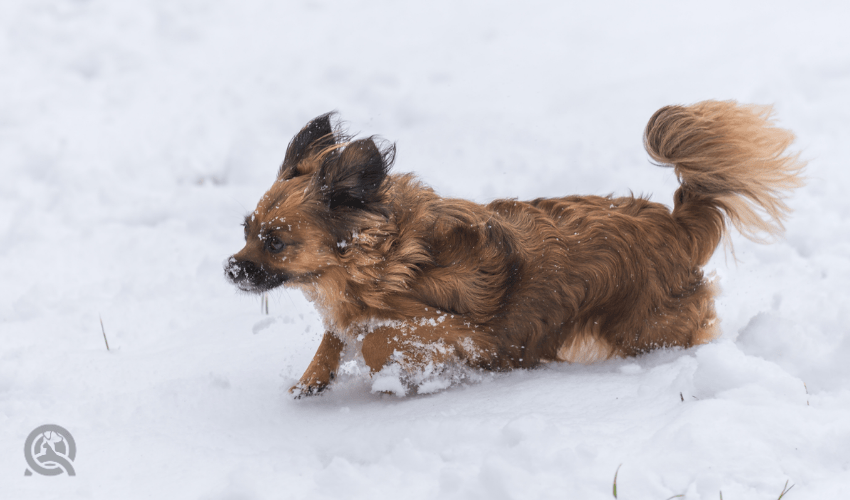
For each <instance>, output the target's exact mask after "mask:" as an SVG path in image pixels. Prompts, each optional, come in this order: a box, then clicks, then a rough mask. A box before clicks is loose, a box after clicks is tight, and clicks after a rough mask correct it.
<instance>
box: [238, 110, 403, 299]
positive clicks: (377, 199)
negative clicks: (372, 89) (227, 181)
mask: <svg viewBox="0 0 850 500" xmlns="http://www.w3.org/2000/svg"><path fill="white" fill-rule="evenodd" d="M331 118H332V114H331V113H328V114H325V115H322V116H319V117H318V118H315V119H314V120H312V121H311V122H310V123H308V124H307V125H306V126H305V127H304V128H303V129H301V131H300V132H298V134H296V135H295V137H293V138H292V141H291V142H290V143H289V146H288V147H287V150H286V155H285V157H284V160H283V164H282V165H281V167H280V170H279V171H278V178H277V180H276V181H275V183H274V184H273V185H272V187H271V189H269V190H268V192H266V194H265V195H263V197H262V198H261V199H260V202H259V203H258V204H257V208H256V209H255V210H254V211H253V212H252V213H251V214H249V215H248V216H247V217H245V222H244V224H243V225H244V228H245V247H244V248H243V249H242V250H240V251H239V252H237V253H236V254H234V255H233V256H231V257H230V258H229V259H228V260H227V263H226V264H225V268H224V273H225V276H227V278H228V279H229V280H230V281H232V282H233V283H234V284H235V285H236V286H237V287H239V289H241V290H243V291H246V292H254V293H260V292H264V291H266V290H270V289H272V288H275V287H278V286H280V285H285V284H306V283H310V282H313V281H314V280H315V279H317V278H318V277H319V276H321V274H322V272H323V270H324V269H326V268H328V267H329V266H333V265H337V264H338V262H339V260H338V256H339V252H340V251H341V249H342V247H343V246H344V244H343V243H342V242H344V241H346V240H348V239H349V238H350V237H351V234H352V232H354V231H356V230H357V225H358V220H360V219H362V218H363V216H364V215H366V214H372V215H374V214H381V213H383V212H384V211H385V210H386V207H385V203H384V201H383V195H384V190H383V189H382V186H383V184H384V180H385V179H386V177H387V172H388V171H389V168H390V166H391V164H392V161H393V156H394V152H395V148H394V147H393V146H387V147H383V148H381V147H379V146H378V145H377V144H376V143H375V140H374V139H373V138H372V137H369V138H366V139H359V140H356V141H349V140H348V138H347V137H345V136H344V135H343V134H342V133H340V132H339V131H336V132H335V131H334V129H333V127H332V126H331Z"/></svg>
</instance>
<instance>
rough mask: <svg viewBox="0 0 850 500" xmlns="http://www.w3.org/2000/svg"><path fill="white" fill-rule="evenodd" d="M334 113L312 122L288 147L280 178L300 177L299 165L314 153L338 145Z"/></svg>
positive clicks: (314, 119)
mask: <svg viewBox="0 0 850 500" xmlns="http://www.w3.org/2000/svg"><path fill="white" fill-rule="evenodd" d="M333 116H334V112H333V111H332V112H330V113H325V114H323V115H321V116H317V117H316V118H313V119H312V120H310V122H309V123H308V124H307V125H304V128H302V129H301V131H300V132H298V133H297V134H295V137H293V138H292V140H291V141H289V146H287V147H286V156H284V159H283V164H282V165H281V166H280V170H279V171H278V178H280V179H291V178H293V177H295V176H296V175H298V170H297V169H296V167H297V166H298V163H300V162H301V160H303V159H304V158H306V157H307V156H309V155H310V154H312V153H317V152H319V151H322V150H324V149H326V148H329V147H331V146H333V145H335V144H336V138H335V137H334V131H333V127H332V126H331V118H333Z"/></svg>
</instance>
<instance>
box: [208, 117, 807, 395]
mask: <svg viewBox="0 0 850 500" xmlns="http://www.w3.org/2000/svg"><path fill="white" fill-rule="evenodd" d="M331 118H332V116H331V115H330V114H326V115H322V116H320V117H318V118H316V119H314V120H313V121H311V122H310V123H308V124H307V125H306V126H305V127H304V128H303V129H302V130H301V131H300V132H299V133H298V134H297V135H296V136H295V137H294V138H293V139H292V141H291V142H290V144H289V147H288V149H287V151H286V155H285V159H284V161H283V165H282V166H281V167H280V170H279V173H278V179H277V181H276V182H275V183H274V184H273V185H272V187H271V189H269V191H268V192H267V193H266V194H265V195H264V196H263V197H262V199H261V200H260V202H259V204H258V205H257V208H256V210H255V211H254V212H253V213H251V214H250V215H249V216H248V217H247V218H246V219H245V238H246V244H245V247H244V248H243V249H242V250H240V251H239V252H238V253H237V254H235V255H233V256H232V257H231V258H230V259H229V261H228V264H227V266H226V269H225V273H226V275H227V276H228V277H229V278H230V279H231V280H232V281H233V282H234V283H235V284H236V285H237V286H238V287H239V288H240V289H242V290H245V291H249V292H257V293H259V292H263V291H266V290H269V289H271V288H275V287H277V286H281V285H284V286H293V287H299V288H301V289H302V290H304V291H305V293H306V294H307V296H308V297H309V298H311V299H312V300H313V301H314V303H315V304H316V305H317V307H318V308H319V309H320V311H321V312H322V315H323V318H324V321H325V324H326V327H327V332H326V333H325V335H324V337H323V339H322V342H321V344H320V346H319V350H318V352H317V353H316V356H315V358H314V359H313V362H312V363H311V364H310V366H309V367H308V369H307V371H306V373H305V374H304V376H303V377H302V379H301V381H300V382H299V384H297V385H296V386H295V387H293V388H292V390H293V392H296V393H298V394H313V393H317V392H319V391H321V390H322V389H324V388H325V387H327V385H328V384H329V383H330V382H331V380H332V379H333V377H334V373H335V372H336V371H337V369H338V366H339V361H340V353H341V352H342V350H343V347H344V345H345V344H346V343H351V342H354V341H357V342H362V355H363V359H364V361H365V362H366V364H367V365H368V366H369V368H370V370H371V371H372V373H378V372H380V371H381V370H382V369H384V368H385V367H387V366H397V367H398V368H397V369H399V370H402V371H406V372H409V373H414V372H418V373H422V372H428V371H429V370H432V369H433V367H435V366H437V367H439V366H443V365H451V364H466V365H469V366H471V367H475V368H484V369H490V370H506V369H511V368H519V367H523V368H530V367H533V366H536V365H538V364H539V363H541V362H546V361H556V360H557V361H583V362H586V361H594V360H599V359H605V358H609V357H612V356H632V355H636V354H639V353H642V352H646V351H648V350H650V349H654V348H658V347H665V346H682V347H689V346H692V345H695V344H700V343H704V342H707V341H709V340H711V339H712V338H713V337H714V336H715V335H716V334H717V329H716V323H717V320H716V317H715V312H714V304H713V303H714V293H715V286H714V285H713V283H712V282H711V281H710V280H708V279H706V277H705V276H704V275H703V272H702V270H701V267H702V266H704V265H705V264H706V262H707V261H708V260H709V258H710V257H711V255H712V254H713V253H714V251H715V249H716V248H717V246H718V244H719V242H720V241H721V239H723V238H724V237H725V236H726V229H727V224H728V223H731V224H732V225H733V226H735V227H736V228H737V229H738V230H739V231H740V232H741V233H742V234H744V235H745V236H747V237H750V238H752V239H754V240H757V241H760V240H762V238H763V237H764V236H770V235H777V234H779V233H781V232H782V229H783V227H782V220H783V219H784V217H785V216H786V215H787V213H788V211H789V210H788V207H787V205H786V204H785V203H784V202H783V197H784V195H785V193H786V192H787V191H789V190H791V189H792V188H795V187H798V186H800V185H801V180H800V177H799V174H800V172H801V170H802V168H803V166H804V164H803V163H802V162H801V161H799V159H798V156H797V155H793V154H788V153H787V152H786V149H787V148H788V146H789V145H790V144H791V142H792V141H793V139H794V136H793V134H792V133H791V132H789V131H786V130H783V129H780V128H777V127H775V126H774V123H773V121H772V119H771V108H770V107H767V106H753V105H739V104H737V103H735V102H731V101H727V102H717V101H705V102H701V103H698V104H695V105H692V106H668V107H665V108H662V109H660V110H659V111H657V112H656V113H655V114H654V115H653V117H652V118H651V119H650V121H649V124H648V125H647V127H646V131H645V137H644V139H645V146H646V149H647V151H648V152H649V155H650V156H651V157H652V158H653V159H654V160H656V161H657V162H659V163H660V164H665V165H671V166H673V168H674V170H675V172H676V175H677V176H678V178H679V180H680V183H681V186H680V187H679V189H678V190H677V191H676V193H675V195H674V207H673V210H672V211H670V210H669V209H668V208H667V207H665V206H664V205H661V204H658V203H653V202H650V201H648V200H646V199H644V198H640V197H621V198H614V197H610V196H608V197H602V196H568V197H565V198H549V199H542V198H540V199H536V200H532V201H517V200H496V201H493V202H492V203H489V204H487V205H479V204H477V203H473V202H470V201H466V200H460V199H448V198H442V197H440V196H439V195H437V194H436V193H435V192H434V191H433V190H432V189H430V188H428V187H427V186H425V185H423V184H422V183H421V182H419V181H418V180H417V179H416V178H415V177H413V176H412V175H407V174H405V175H395V174H390V173H389V170H390V167H391V165H392V162H393V158H394V151H395V150H394V147H392V146H382V145H381V143H380V141H378V140H376V139H375V138H372V137H370V138H365V139H359V140H352V139H351V138H350V137H347V136H345V135H344V134H343V133H342V132H340V130H339V129H338V128H337V130H334V129H333V127H332V125H331ZM543 181H545V179H544V180H541V182H543ZM393 369H395V368H393Z"/></svg>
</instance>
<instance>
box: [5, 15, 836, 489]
mask: <svg viewBox="0 0 850 500" xmlns="http://www.w3.org/2000/svg"><path fill="white" fill-rule="evenodd" d="M848 21H850V6H848V4H847V3H846V2H837V1H836V2H817V1H810V2H790V1H781V2H777V1H765V2H754V3H751V2H743V3H742V2H739V1H716V2H683V1H671V2H660V1H643V2H629V1H619V2H580V3H578V2H575V3H569V2H557V1H550V2H537V1H524V2H502V1H489V2H485V1H481V0H455V1H431V2H399V1H361V0H354V1H347V2H331V1H327V0H309V1H292V2H281V1H261V0H257V1H244V0H223V1H215V2H212V1H202V0H150V1H137V2H120V1H111V0H87V1H83V0H78V1H70V0H69V1H45V0H4V1H2V2H0V498H3V499H26V498H33V499H52V498H63V499H66V498H96V499H100V498H102V499H119V498H120V499H135V498H162V499H171V498H174V499H205V500H237V499H241V500H248V499H289V498H292V499H325V498H346V499H349V498H351V499H355V498H356V499H361V498H362V499H370V500H371V499H383V498H391V499H424V498H446V499H459V498H464V499H465V498H471V499H534V498H543V499H582V500H585V499H605V498H612V482H613V477H614V472H615V470H616V469H617V467H618V466H620V469H619V477H618V481H617V486H618V494H619V498H621V499H658V500H664V499H667V498H669V497H671V496H673V495H684V498H686V499H688V500H693V499H698V498H699V499H717V498H719V495H720V493H721V492H722V495H723V498H724V499H726V500H740V499H776V498H777V497H778V496H779V493H780V492H781V491H782V488H783V485H784V484H785V482H786V481H789V486H790V484H794V485H795V486H794V488H793V489H792V490H791V491H790V492H789V493H788V494H787V495H786V497H785V498H786V499H788V500H792V499H838V498H847V496H848V495H850V390H848V385H850V361H848V360H850V335H848V323H850V293H848V284H850V219H848V214H850V182H848V181H850V30H848V28H847V26H848ZM709 98H720V99H737V100H739V101H743V102H755V103H775V104H776V111H777V113H778V117H779V119H780V123H781V125H782V126H785V127H788V128H791V129H793V130H794V131H795V132H796V133H797V134H798V142H797V148H798V149H800V150H802V151H803V155H804V157H805V158H807V159H808V160H810V164H809V168H808V171H807V176H808V185H807V186H806V187H804V188H803V189H801V190H799V191H798V192H796V193H795V194H794V196H793V198H792V199H791V202H790V204H791V205H792V207H793V208H794V210H795V213H794V215H793V217H792V218H791V219H790V220H789V222H788V224H787V229H788V230H787V235H786V237H785V238H784V239H783V240H781V241H779V242H778V243H776V244H773V245H770V246H760V245H756V244H753V243H750V242H748V241H746V240H743V239H742V238H740V237H738V236H737V235H736V236H735V238H734V242H735V248H736V251H737V257H738V262H737V263H736V262H735V261H734V260H733V259H732V258H731V257H728V256H726V255H724V254H723V253H722V252H721V251H718V253H717V254H716V255H715V257H714V259H713V260H712V261H711V263H710V264H709V265H708V266H707V267H708V270H716V272H717V275H718V276H719V278H720V280H721V285H722V287H723V294H722V295H721V296H720V298H719V299H718V303H717V308H718V312H719V315H720V316H721V318H722V324H721V325H722V330H723V335H722V337H721V338H719V339H718V340H716V341H715V342H712V343H711V344H709V345H705V346H701V347H698V348H694V349H688V350H673V351H664V352H656V353H653V354H650V355H646V356H642V357H640V358H636V359H626V360H612V361H608V362H603V363H599V364H596V365H592V366H583V365H568V364H550V365H547V366H544V367H542V368H539V369H535V370H530V371H515V372H512V373H505V374H496V375H492V376H485V377H482V379H481V380H480V381H478V382H474V383H467V384H463V385H457V386H453V387H451V388H449V389H447V390H445V391H442V392H439V393H436V394H432V395H428V396H417V395H412V396H408V397H405V398H398V397H395V396H391V395H384V394H375V393H372V392H371V382H370V380H369V378H368V376H367V375H365V374H364V375H361V376H354V375H352V376H349V377H348V378H343V379H342V380H341V381H340V383H339V384H337V385H336V386H335V387H334V388H333V390H332V391H330V392H329V393H327V394H326V395H324V396H322V397H319V398H313V399H307V400H299V401H294V400H292V399H290V398H289V397H288V395H287V394H286V389H287V388H288V387H289V386H290V385H291V384H292V383H294V381H295V380H296V379H297V378H298V377H299V376H300V374H301V372H302V370H303V369H304V368H305V367H306V366H307V364H308V362H309V361H310V359H311V357H312V355H313V352H314V350H315V348H316V346H317V345H318V341H319V338H320V335H321V333H322V325H321V321H320V318H319V317H318V315H317V313H316V312H315V311H314V309H313V308H312V307H311V305H310V304H309V303H308V302H307V301H306V300H305V299H304V298H303V297H302V296H301V294H300V293H298V292H292V291H280V292H275V293H273V294H272V295H271V297H270V306H269V310H270V314H269V315H268V316H266V315H263V314H261V312H260V303H259V299H258V298H256V297H251V296H246V295H240V294H238V293H236V291H235V288H234V287H232V286H231V285H229V284H228V283H226V282H225V280H224V277H223V273H222V269H221V263H222V261H223V260H224V259H225V258H226V257H227V256H228V255H230V254H232V253H233V252H235V251H237V250H238V249H239V248H240V247H241V246H242V243H243V240H242V229H241V228H240V227H239V223H240V221H241V219H242V217H243V216H244V215H245V214H246V213H247V212H248V211H249V210H251V209H253V207H254V206H255V204H256V201H257V199H258V198H259V196H260V195H261V194H262V193H263V192H264V191H265V190H266V189H267V188H268V186H269V185H270V184H271V182H272V181H273V179H274V174H275V172H276V169H277V166H278V164H279V162H280V161H281V159H282V158H283V154H284V151H285V147H286V144H287V142H288V141H289V139H290V138H291V136H292V135H293V134H294V133H295V132H296V131H297V130H298V129H299V128H300V127H301V126H302V125H304V123H306V122H307V120H309V119H310V118H312V117H314V116H316V115H318V114H321V113H323V112H326V111H329V110H333V109H336V110H339V111H340V113H341V116H342V118H343V119H344V120H346V121H347V122H348V123H349V127H350V130H351V131H353V132H360V133H362V134H381V135H382V136H384V137H385V138H387V139H388V140H390V141H395V142H396V143H397V146H398V159H397V163H396V171H399V172H407V171H412V172H417V173H418V174H419V175H420V177H421V178H422V179H423V180H424V181H425V182H427V183H428V184H430V185H432V186H433V187H434V188H435V189H436V190H437V191H438V192H439V193H440V194H442V195H445V196H455V197H464V198H469V199H473V200H476V201H479V202H487V201H489V200H492V199H494V198H497V197H519V198H521V199H528V198H534V197H539V196H562V195H567V194H608V193H611V192H613V193H616V194H618V195H624V194H628V193H629V190H633V191H634V192H635V193H645V194H651V195H652V199H653V200H655V201H659V202H662V203H667V204H669V203H671V201H672V193H673V191H674V190H675V188H676V181H675V178H674V177H673V175H672V173H671V172H670V171H669V170H667V169H661V168H657V167H654V166H652V165H651V164H650V163H649V162H648V160H647V157H646V155H645V153H644V151H643V149H642V144H641V133H642V131H643V127H644V125H645V123H646V121H647V120H648V118H649V117H650V116H651V115H652V113H653V112H654V111H655V110H656V109H658V108H659V107H661V106H663V105H666V104H675V103H690V102H695V101H699V100H703V99H709ZM101 317H102V319H103V325H104V328H105V331H106V334H107V336H108V339H109V344H110V347H111V350H110V351H107V350H106V348H105V346H104V340H103V336H102V334H101V326H100V319H99V318H101ZM680 395H681V397H680ZM683 400H684V401H683ZM45 423H55V424H59V425H61V426H64V427H65V428H67V429H68V430H69V431H70V432H71V433H72V434H73V436H74V437H75V438H76V442H77V446H78V452H77V459H76V461H75V467H76V471H77V476H76V477H67V476H64V475H63V476H59V477H43V476H38V475H35V476H31V477H24V470H25V468H26V462H25V461H24V456H23V443H24V440H25V438H26V436H27V434H28V433H29V432H30V431H31V430H32V429H34V428H35V427H37V426H39V425H41V424H45Z"/></svg>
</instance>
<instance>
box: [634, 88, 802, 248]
mask: <svg viewBox="0 0 850 500" xmlns="http://www.w3.org/2000/svg"><path fill="white" fill-rule="evenodd" d="M772 115H773V109H772V107H771V106H757V105H752V104H749V105H743V104H738V103H736V102H735V101H703V102H700V103H697V104H694V105H692V106H666V107H664V108H661V109H659V110H658V111H656V112H655V114H654V115H653V116H652V118H650V120H649V123H648V124H647V125H646V131H645V133H644V145H645V147H646V151H647V152H648V153H649V156H651V157H652V159H653V160H655V161H656V162H658V163H659V164H662V165H672V166H673V168H674V170H675V171H676V176H677V177H678V178H679V182H680V183H681V187H680V188H679V191H677V193H676V206H675V207H674V210H673V216H674V217H676V218H677V220H679V221H680V223H682V224H683V225H686V226H692V227H693V229H694V230H697V232H698V233H700V234H694V235H693V236H694V237H695V238H700V239H701V240H702V244H700V245H697V246H698V247H702V248H701V249H699V250H697V249H695V250H697V251H695V253H696V254H697V255H695V258H696V260H698V261H700V264H704V263H705V261H707V260H708V258H709V257H711V254H712V253H713V252H714V249H715V248H716V247H717V244H718V243H719V241H720V238H721V237H722V236H724V234H725V233H724V228H725V225H726V222H727V221H728V222H731V223H732V225H733V226H735V228H737V229H738V231H740V233H741V234H743V235H744V236H746V237H747V238H749V239H751V240H753V241H757V242H762V243H763V242H766V241H767V240H768V238H767V237H770V236H777V235H780V234H782V232H783V231H784V230H785V228H784V226H783V224H782V222H783V220H785V218H786V217H787V216H788V213H789V212H790V209H789V208H788V205H787V204H785V201H784V198H785V197H786V196H787V193H788V192H789V191H790V190H791V189H793V188H797V187H800V186H801V185H802V184H803V180H802V178H801V176H800V174H801V172H802V170H803V168H804V167H805V162H802V161H800V158H799V156H800V154H799V153H795V154H791V153H787V152H786V149H787V148H788V146H790V145H791V143H792V142H793V141H794V134H793V133H792V132H791V131H789V130H785V129H781V128H778V127H776V126H775V124H774V120H773V119H772ZM727 241H728V240H727ZM712 242H713V243H712ZM706 254H707V255H706Z"/></svg>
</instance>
